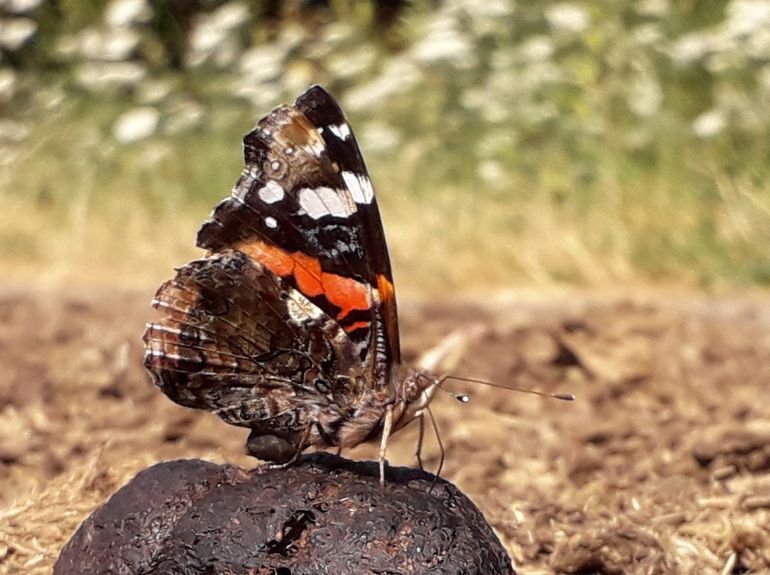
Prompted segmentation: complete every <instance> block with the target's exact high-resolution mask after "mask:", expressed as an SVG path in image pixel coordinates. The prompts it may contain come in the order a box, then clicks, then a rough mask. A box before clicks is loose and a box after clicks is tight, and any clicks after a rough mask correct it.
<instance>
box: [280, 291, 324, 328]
mask: <svg viewBox="0 0 770 575" xmlns="http://www.w3.org/2000/svg"><path fill="white" fill-rule="evenodd" d="M286 308H287V309H288V311H289V317H290V318H291V321H293V322H294V323H295V324H297V325H299V324H302V323H304V322H307V321H311V320H314V319H318V318H319V317H321V315H322V314H323V312H322V311H321V308H319V307H318V306H317V305H315V304H314V303H313V302H311V301H310V300H309V299H307V298H306V297H305V296H303V295H302V294H301V293H299V292H298V291H297V290H291V291H290V292H289V299H287V300H286Z"/></svg>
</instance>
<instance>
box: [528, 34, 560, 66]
mask: <svg viewBox="0 0 770 575" xmlns="http://www.w3.org/2000/svg"><path fill="white" fill-rule="evenodd" d="M555 49H556V48H555V47H554V45H553V40H551V38H550V37H548V36H545V35H542V36H531V37H530V38H528V39H527V40H526V41H525V42H524V43H522V44H521V46H520V47H519V54H520V55H521V56H522V58H524V60H529V61H532V62H542V61H544V60H548V59H549V58H550V57H551V56H553V53H554V51H555Z"/></svg>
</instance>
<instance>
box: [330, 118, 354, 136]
mask: <svg viewBox="0 0 770 575" xmlns="http://www.w3.org/2000/svg"><path fill="white" fill-rule="evenodd" d="M329 131H330V132H331V133H332V134H334V135H335V136H337V137H338V138H339V139H340V140H347V139H348V138H349V137H350V126H348V125H347V124H346V123H345V122H343V123H341V124H336V125H335V124H332V125H331V126H329Z"/></svg>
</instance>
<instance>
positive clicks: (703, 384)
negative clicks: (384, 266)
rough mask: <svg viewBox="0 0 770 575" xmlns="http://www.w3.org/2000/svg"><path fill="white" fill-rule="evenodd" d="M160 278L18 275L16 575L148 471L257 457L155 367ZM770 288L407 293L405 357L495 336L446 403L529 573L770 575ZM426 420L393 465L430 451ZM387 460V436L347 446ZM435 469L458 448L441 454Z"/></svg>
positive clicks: (466, 458)
mask: <svg viewBox="0 0 770 575" xmlns="http://www.w3.org/2000/svg"><path fill="white" fill-rule="evenodd" d="M152 291H153V289H152V288H149V289H148V290H146V291H142V292H115V291H109V290H101V291H100V290H72V291H71V293H61V292H52V291H44V290H41V291H38V290H27V289H18V288H17V289H10V288H7V289H5V290H3V291H2V292H0V324H2V326H3V329H2V330H0V365H1V366H2V369H1V370H0V485H2V489H0V572H2V573H49V572H50V570H51V566H52V564H53V562H54V560H55V558H56V556H57V554H58V551H59V549H60V548H61V546H62V545H63V543H64V542H65V541H66V540H67V539H68V538H69V537H70V536H71V534H72V533H73V532H74V530H75V529H76V528H77V526H78V525H79V523H80V522H81V521H82V520H83V519H84V518H85V517H86V516H87V515H88V514H89V513H90V512H91V511H92V510H93V509H95V508H96V507H97V506H98V505H99V504H100V503H101V502H103V501H104V500H105V499H106V498H107V497H108V496H109V495H110V494H111V493H113V492H114V491H115V490H117V489H118V488H119V487H120V486H121V485H122V484H123V483H125V482H126V481H127V480H128V478H130V477H131V476H133V475H134V474H135V473H136V472H137V471H139V470H140V469H142V468H144V467H146V466H148V465H150V464H152V463H154V462H157V461H161V460H166V459H176V458H192V457H199V458H206V459H210V460H213V461H217V462H223V461H228V462H231V463H236V464H239V465H242V466H247V467H251V466H253V460H251V459H249V458H248V457H246V456H244V455H242V446H243V442H244V439H245V436H246V431H245V430H241V429H237V428H233V427H229V426H227V425H225V424H224V423H222V422H220V421H219V420H218V419H217V418H216V417H214V416H213V415H210V414H206V413H198V412H193V411H191V410H188V409H185V408H182V407H180V406H177V405H175V404H173V403H171V401H169V400H168V399H167V398H166V397H165V396H163V395H162V394H161V393H160V392H158V391H156V390H155V389H154V388H153V387H152V385H151V384H150V382H149V379H148V377H147V376H146V374H145V373H144V372H143V368H142V366H141V357H142V347H141V341H140V338H141V334H142V331H143V325H144V322H145V321H147V320H148V319H150V318H152V317H153V314H152V310H150V308H149V305H148V300H149V299H150V295H151V294H152ZM769 303H770V300H769V299H767V298H763V297H759V296H757V297H753V298H743V297H734V296H733V297H725V298H717V297H707V296H703V295H688V294H678V295H671V294H668V295H666V294H655V295H649V294H647V295H643V296H642V295H635V296H606V295H597V294H588V295H586V294H576V293H571V292H565V293H563V294H554V295H549V296H537V297H534V296H532V295H531V294H523V293H521V294H508V295H499V296H495V297H489V298H486V299H485V300H484V301H483V302H482V301H481V300H479V301H478V302H474V301H463V302H455V303H451V304H450V303H444V304H437V303H432V304H418V303H410V302H408V301H402V305H401V316H402V334H403V335H402V337H403V341H404V347H405V352H406V353H405V355H406V357H407V358H408V359H414V358H415V357H416V356H417V355H418V354H419V353H421V352H422V351H424V350H427V349H429V348H431V347H432V346H433V345H435V344H436V343H437V342H438V341H439V340H441V338H442V337H443V336H445V335H446V334H448V333H450V332H452V331H454V330H457V329H460V330H471V331H472V330H474V329H477V328H478V326H481V329H482V331H483V335H481V336H480V338H479V339H478V341H476V342H475V343H473V344H472V345H470V346H469V347H468V349H466V350H465V353H464V354H463V356H462V357H461V358H460V361H459V364H458V367H457V368H456V369H455V372H456V373H457V374H458V375H466V376H471V377H479V378H483V379H487V380H491V381H494V382H498V383H501V384H507V385H515V386H519V387H524V388H533V389H540V390H543V391H548V392H557V391H558V392H572V393H574V394H576V395H577V401H576V402H574V403H564V402H560V401H556V400H547V399H542V398H538V397H535V396H531V395H522V394H519V393H514V392H508V391H504V390H500V389H495V388H491V387H485V386H481V385H475V384H460V383H456V384H453V385H452V386H451V387H452V389H454V390H455V391H462V392H466V393H470V394H471V396H472V398H471V402H470V403H468V404H466V405H462V404H460V403H459V402H456V401H454V400H452V398H451V397H449V396H448V395H444V394H441V396H440V397H438V398H437V399H436V401H435V403H434V406H435V407H434V413H435V414H436V415H437V418H438V423H439V426H440V428H441V436H442V439H443V441H444V444H445V447H446V465H445V467H444V471H443V473H442V475H443V476H444V477H446V478H448V479H449V480H451V481H453V482H454V483H456V484H457V485H458V486H459V487H460V488H461V489H462V490H463V491H465V492H466V493H467V494H468V495H470V496H471V497H472V498H473V499H474V501H476V503H477V504H478V505H479V507H480V508H481V510H482V511H483V512H484V514H485V515H486V517H487V519H488V520H489V522H490V523H491V524H492V525H493V526H494V528H495V529H496V531H497V533H498V534H499V536H500V538H501V540H502V541H503V543H504V544H505V546H506V547H507V548H508V550H509V551H510V554H511V556H512V557H513V558H514V560H515V562H516V564H517V565H518V569H519V572H520V573H523V574H535V573H583V574H588V573H600V574H608V573H645V574H654V573H706V574H708V573H715V574H728V573H736V574H737V573H768V572H770V371H769V370H768V367H769V366H770V305H768V304H769ZM415 441H416V430H413V429H406V430H404V431H402V432H400V433H399V434H397V435H396V436H395V438H394V441H393V443H392V448H391V449H390V451H389V459H390V461H391V463H393V464H402V465H414V458H413V451H414V445H415ZM345 455H346V456H348V457H352V458H373V457H374V456H375V449H374V448H373V447H370V446H365V447H362V448H358V449H356V450H354V451H352V452H347V453H345ZM424 459H426V461H427V465H428V466H429V468H430V467H431V466H435V465H436V464H437V462H438V450H437V448H436V446H435V443H434V442H429V445H427V446H426V448H425V450H424Z"/></svg>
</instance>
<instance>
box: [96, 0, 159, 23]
mask: <svg viewBox="0 0 770 575" xmlns="http://www.w3.org/2000/svg"><path fill="white" fill-rule="evenodd" d="M151 18H152V8H151V7H150V5H149V4H148V3H147V0H113V1H112V2H110V3H109V4H108V5H107V9H106V10H105V12H104V20H105V22H107V24H108V25H109V26H113V27H115V28H119V27H121V26H131V25H133V24H141V23H143V22H148V21H149V20H150V19H151Z"/></svg>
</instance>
